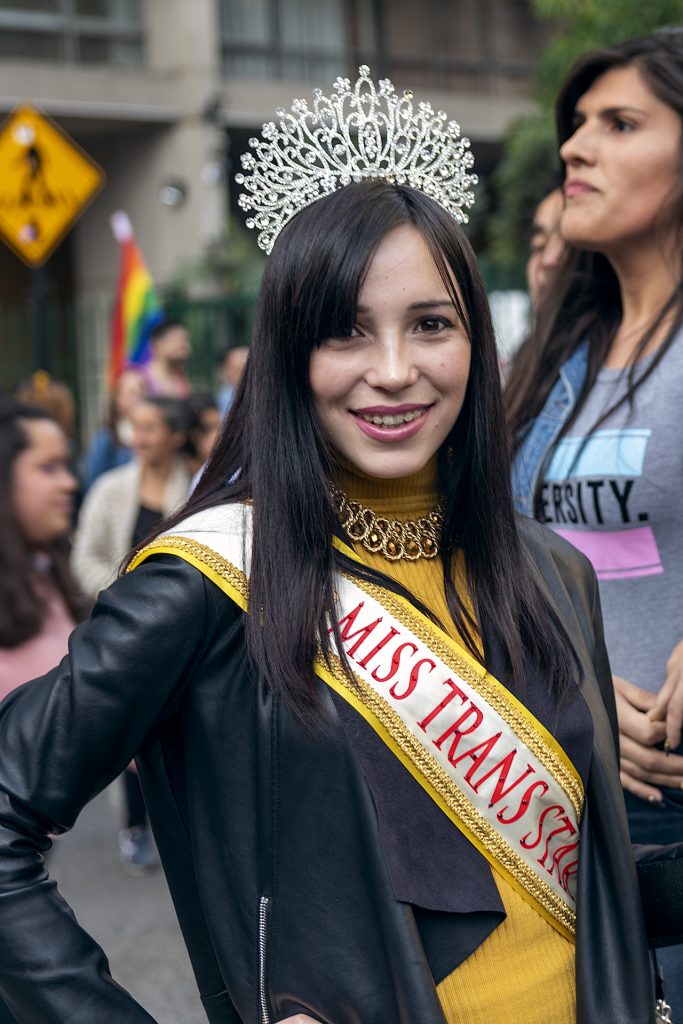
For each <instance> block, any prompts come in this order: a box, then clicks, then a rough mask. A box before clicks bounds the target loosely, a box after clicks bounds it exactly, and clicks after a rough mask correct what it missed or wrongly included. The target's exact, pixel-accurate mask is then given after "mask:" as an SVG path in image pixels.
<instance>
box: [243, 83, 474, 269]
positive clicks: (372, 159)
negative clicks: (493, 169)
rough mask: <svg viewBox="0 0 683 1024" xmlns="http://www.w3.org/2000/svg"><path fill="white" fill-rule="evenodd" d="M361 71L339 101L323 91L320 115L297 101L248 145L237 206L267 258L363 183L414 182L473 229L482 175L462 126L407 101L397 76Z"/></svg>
mask: <svg viewBox="0 0 683 1024" xmlns="http://www.w3.org/2000/svg"><path fill="white" fill-rule="evenodd" d="M358 73H359V77H358V80H357V82H356V84H355V86H354V87H353V88H352V87H351V82H350V81H349V79H348V78H337V80H336V81H335V83H334V91H333V94H332V95H331V96H325V95H323V92H322V90H320V89H315V90H314V93H313V95H314V102H313V108H312V109H309V107H308V104H307V102H306V100H303V99H296V100H294V101H293V103H292V107H291V113H287V112H285V110H284V109H283V108H282V107H280V108H279V109H278V110H277V111H276V115H277V117H278V118H279V121H278V123H277V124H276V123H275V122H274V121H269V122H267V123H266V124H264V126H263V130H262V138H261V139H255V138H254V139H250V140H249V146H250V148H251V149H252V150H253V152H251V153H245V154H244V155H243V156H242V168H243V170H244V171H246V172H247V173H246V174H237V175H236V176H235V180H236V181H237V183H238V184H239V185H243V186H244V192H242V194H241V195H240V197H239V200H238V201H239V205H240V206H241V207H242V209H243V210H246V211H247V212H248V213H249V214H250V216H249V219H248V220H247V227H249V228H256V229H257V230H258V232H259V234H258V244H259V246H260V247H261V248H262V249H264V250H265V251H266V252H267V253H269V252H270V251H271V249H272V248H273V244H274V242H275V239H276V238H277V236H278V235H279V234H280V232H281V231H282V229H283V227H284V226H285V225H286V224H288V223H289V221H290V220H291V219H292V217H294V216H295V215H296V214H297V213H299V211H300V210H303V209H304V207H306V206H310V205H311V203H315V202H316V201H317V200H318V199H321V198H322V197H323V196H325V195H329V194H330V193H331V192H334V191H336V190H337V189H339V188H343V187H344V186H345V185H348V184H350V183H351V182H352V181H361V180H362V179H363V178H381V179H384V180H385V181H391V182H394V183H396V184H401V185H403V184H405V185H410V186H411V187H412V188H416V189H419V190H420V191H421V192H424V193H425V195H428V196H431V197H432V199H434V200H435V201H436V202H437V203H439V205H440V206H442V207H443V208H444V209H445V210H446V211H447V212H448V213H449V214H450V215H451V216H452V217H453V218H454V219H455V220H456V221H458V222H459V223H466V222H467V219H468V218H467V213H466V212H465V210H466V208H467V207H470V206H471V205H472V204H473V202H474V194H473V192H472V186H473V185H476V183H477V178H476V176H475V175H474V174H470V173H469V169H470V168H471V167H472V164H473V162H474V161H473V157H472V153H471V151H470V148H469V147H470V143H469V139H466V138H463V137H461V135H460V125H458V124H457V122H456V121H450V120H448V117H447V115H446V114H445V113H444V112H443V110H439V111H436V112H435V111H434V110H433V108H432V106H431V104H430V103H425V102H421V103H418V104H417V107H415V106H414V105H413V94H412V93H411V92H404V93H403V95H402V96H398V95H397V94H396V90H395V88H394V86H393V84H392V83H391V82H390V81H389V79H388V78H383V79H382V80H381V81H380V82H379V83H378V85H377V86H375V83H374V82H373V81H372V79H371V78H370V69H369V68H368V67H366V66H365V65H363V66H362V67H360V68H359V69H358Z"/></svg>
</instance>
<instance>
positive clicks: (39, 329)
mask: <svg viewBox="0 0 683 1024" xmlns="http://www.w3.org/2000/svg"><path fill="white" fill-rule="evenodd" d="M104 180H105V176H104V172H103V171H102V169H101V168H100V167H98V165H97V164H96V163H95V161H94V160H92V159H91V158H90V157H89V156H88V155H87V154H86V153H85V152H84V151H83V150H82V149H81V148H80V146H79V145H77V143H75V142H74V141H73V139H70V138H69V136H68V135H67V134H66V133H65V132H63V131H62V129H61V128H60V127H59V126H58V125H57V124H56V123H55V122H54V121H53V120H52V119H51V118H49V117H47V116H46V115H45V114H43V113H41V112H40V111H39V110H37V109H36V108H35V107H32V106H30V105H28V104H26V105H23V106H21V107H18V108H17V109H16V110H15V111H13V113H11V114H10V115H9V117H8V118H7V120H6V121H5V123H4V124H3V125H2V126H1V127H0V237H2V238H3V239H4V241H5V242H6V243H7V244H8V245H9V246H10V248H11V249H13V250H14V252H15V253H16V254H17V256H19V258H20V259H21V260H23V261H24V263H26V264H27V265H28V266H29V267H31V268H33V275H32V289H31V291H32V295H31V320H32V325H33V332H34V333H33V337H34V350H35V354H36V362H37V365H38V367H39V368H41V369H48V367H47V366H46V365H45V364H46V361H47V358H48V344H47V334H46V329H47V316H46V312H47V311H46V294H45V293H46V287H45V285H46V281H45V271H44V269H41V268H43V266H44V264H45V262H46V260H47V259H48V257H49V256H50V253H52V252H53V250H54V249H55V248H56V246H57V245H58V244H59V242H60V241H61V240H62V238H63V237H64V236H65V235H66V234H67V232H68V231H69V230H70V228H71V227H72V226H73V224H74V222H75V221H76V219H77V218H78V217H79V216H80V215H81V214H82V213H83V211H84V210H85V208H86V206H87V205H88V203H89V202H90V201H91V200H92V199H93V198H94V197H95V195H96V194H97V193H98V192H99V190H100V189H101V188H102V186H103V184H104Z"/></svg>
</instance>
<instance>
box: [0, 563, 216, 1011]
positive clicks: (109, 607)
mask: <svg viewBox="0 0 683 1024" xmlns="http://www.w3.org/2000/svg"><path fill="white" fill-rule="evenodd" d="M209 601H210V597H209V596H207V590H206V584H205V581H204V578H203V576H202V575H201V573H199V572H198V571H197V570H195V569H194V568H192V567H191V566H189V565H187V564H186V563H185V562H183V561H182V560H181V559H179V558H175V557H173V556H162V557H156V558H153V559H150V560H149V561H147V562H145V563H143V564H142V565H141V566H140V567H139V568H138V569H136V570H135V572H133V573H130V574H129V575H127V576H124V577H122V578H121V579H119V580H118V581H117V582H116V583H114V584H113V585H112V586H111V587H110V589H109V590H107V591H104V592H103V593H102V594H101V595H100V598H99V600H98V602H97V605H96V606H95V609H94V611H93V613H92V616H91V618H90V619H89V620H88V621H87V622H85V623H84V624H83V625H81V626H79V627H78V628H77V629H76V630H75V631H74V633H73V634H72V638H71V641H70V644H69V654H68V655H67V656H66V657H65V658H64V659H63V660H62V662H61V664H60V665H59V666H57V667H56V668H55V669H53V670H52V671H51V672H49V673H48V674H47V675H45V676H43V677H42V678H40V679H36V680H34V681H33V682H30V683H27V684H26V685H24V686H22V687H20V688H19V689H18V690H16V691H14V692H13V693H12V694H10V695H9V697H7V699H6V700H5V701H4V702H3V704H2V705H1V706H0V752H1V754H0V947H1V948H2V956H1V957H0V995H1V996H2V998H3V999H4V1000H5V1002H6V1003H7V1005H8V1006H9V1008H10V1009H11V1010H12V1012H13V1013H14V1015H15V1017H16V1018H17V1020H18V1021H19V1022H20V1024H65V1022H66V1021H69V1024H93V1022H104V1021H107V1022H112V1024H113V1022H116V1024H150V1022H152V1018H151V1017H150V1016H149V1014H147V1013H146V1012H145V1010H143V1009H142V1007H140V1006H139V1005H138V1004H137V1003H136V1002H135V1001H134V1000H133V999H132V997H131V996H129V995H128V994H127V993H126V992H125V991H124V990H123V989H122V988H120V986H118V985H117V984H116V983H115V982H114V981H113V979H112V978H111V975H110V973H109V967H108V964H107V960H106V957H105V955H104V953H103V951H102V950H101V949H100V948H99V946H98V945H97V944H96V943H95V942H94V941H93V939H91V938H90V936H89V935H87V934H86V933H85V932H84V931H83V929H82V928H81V927H80V926H79V924H78V923H77V921H76V919H75V917H74V915H73V913H72V911H71V909H70V908H69V906H68V905H67V904H66V902H65V901H64V900H63V899H62V897H61V896H60V894H59V892H58V890H57V887H56V883H54V882H53V881H51V880H50V879H49V877H48V874H47V871H46V869H45V864H44V860H43V857H42V853H43V852H44V851H45V850H46V849H47V848H48V847H49V845H50V840H49V838H48V836H49V835H50V834H59V833H62V832H65V831H66V830H67V829H69V828H70V827H71V826H72V825H73V823H74V821H75V820H76V818H77V816H78V813H79V811H80V810H81V808H82V807H83V805H84V804H85V803H87V801H88V800H90V799H91V798H92V797H93V796H95V795H96V794H97V793H98V792H99V791H100V790H102V789H103V788H104V787H105V786H106V785H108V783H109V782H110V781H111V780H112V779H114V778H115V777H116V776H117V775H118V774H119V773H120V772H121V771H122V770H123V768H124V767H125V765H126V764H127V763H128V762H129V761H130V759H131V758H132V757H133V756H134V755H135V753H136V751H137V750H138V749H139V748H140V746H141V744H142V742H143V740H144V739H145V737H146V736H147V735H149V734H150V732H151V731H153V730H154V729H155V727H157V726H158V725H159V723H160V722H161V721H163V719H164V717H165V715H166V714H167V713H168V712H169V711H170V710H171V709H172V708H173V707H174V706H176V705H177V702H178V700H179V699H180V698H181V697H182V693H183V691H184V689H185V687H186V686H187V684H188V683H189V681H190V680H191V678H192V674H193V670H194V667H195V666H196V665H198V664H200V663H201V660H202V653H203V650H204V648H205V645H206V644H207V643H209V642H210V636H209V633H210V632H211V631H210V630H209V629H207V628H206V625H207V602H209Z"/></svg>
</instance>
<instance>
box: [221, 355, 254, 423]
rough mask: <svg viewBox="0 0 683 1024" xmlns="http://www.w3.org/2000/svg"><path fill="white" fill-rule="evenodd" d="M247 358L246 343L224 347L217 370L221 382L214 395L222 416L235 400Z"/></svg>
mask: <svg viewBox="0 0 683 1024" xmlns="http://www.w3.org/2000/svg"><path fill="white" fill-rule="evenodd" d="M248 358H249V348H248V346H247V345H235V346H234V347H233V348H229V349H226V351H225V352H224V353H223V358H222V359H221V363H220V367H219V370H218V376H219V379H220V381H221V383H220V387H219V389H218V393H217V395H216V401H217V402H218V408H219V409H220V413H221V416H223V417H225V416H226V415H227V414H228V412H229V411H230V407H231V405H232V403H233V402H234V400H235V395H236V394H237V388H238V387H239V383H240V381H241V380H242V374H243V373H244V368H245V366H246V365H247V359H248Z"/></svg>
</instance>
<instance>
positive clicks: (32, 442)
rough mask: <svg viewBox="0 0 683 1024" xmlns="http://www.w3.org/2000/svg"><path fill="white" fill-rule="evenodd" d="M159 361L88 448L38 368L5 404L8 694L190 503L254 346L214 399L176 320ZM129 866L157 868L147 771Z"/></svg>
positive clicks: (156, 342)
mask: <svg viewBox="0 0 683 1024" xmlns="http://www.w3.org/2000/svg"><path fill="white" fill-rule="evenodd" d="M150 350H151V358H150V360H149V361H148V362H147V363H146V364H145V365H144V366H140V367H130V368H129V369H127V370H126V371H125V372H123V373H122V374H121V375H120V376H119V378H118V379H117V380H116V381H115V382H114V383H113V386H112V388H111V390H110V393H109V395H108V396H107V404H106V409H105V410H103V416H102V421H101V424H100V426H99V427H98V429H97V430H96V431H95V433H94V434H93V436H92V437H91V438H90V439H89V441H88V443H87V444H86V445H85V447H84V449H83V450H82V451H81V450H79V446H78V444H77V442H76V400H75V397H74V395H73V393H72V392H71V390H70V389H69V388H68V387H67V385H66V384H64V383H62V382H61V381H58V380H53V379H51V378H50V377H49V375H48V374H46V373H44V372H43V371H38V372H37V373H35V374H34V375H33V377H32V378H31V379H30V380H29V381H26V382H23V383H21V384H20V385H19V386H18V387H17V388H16V390H15V392H14V393H13V394H12V395H7V396H3V397H0V474H2V487H1V488H0V537H2V544H0V609H1V610H2V611H1V613H0V698H2V697H5V696H6V695H7V694H8V693H10V692H11V691H12V690H13V689H14V688H15V687H17V686H19V685H20V684H21V683H24V682H25V681H26V680H27V679H32V678H34V677H36V676H39V675H42V674H43V673H45V672H47V671H48V670H49V669H50V668H52V667H53V665H55V664H56V663H57V662H58V661H59V660H60V659H61V658H62V657H63V655H64V654H65V653H66V650H67V643H68V638H69V635H70V633H71V631H72V630H73V628H74V627H75V625H76V624H77V622H79V621H80V620H81V619H83V618H85V617H86V616H87V614H88V612H89V610H90V608H91V607H92V605H93V604H94V601H95V598H96V597H97V594H98V593H99V591H100V590H101V589H102V588H103V587H105V586H107V584H108V583H110V582H111V581H112V580H113V579H114V578H115V577H116V574H117V572H118V571H119V568H120V566H121V563H122V562H123V561H124V559H125V557H126V555H127V553H128V552H129V551H130V550H131V549H132V548H133V547H136V546H140V545H141V544H142V543H143V542H144V539H145V537H146V536H147V535H148V534H149V533H150V532H151V531H152V530H153V529H154V528H155V527H156V526H157V525H158V524H159V523H160V522H161V521H162V520H163V519H164V518H165V517H166V516H167V515H169V514H170V513H171V512H173V511H175V509H177V508H179V507H180V506H181V505H182V504H183V503H184V502H185V500H186V499H187V497H188V495H189V494H190V492H191V489H192V488H193V486H194V484H195V483H196V481H197V480H198V478H199V476H200V475H201V472H202V470H203V467H204V465H205V463H206V461H207V459H208V457H209V454H210V452H211V449H212V447H213V445H214V444H215V442H216V438H217V437H218V434H219V432H220V429H221V425H222V423H223V421H224V420H225V418H226V416H227V414H228V412H229V410H230V407H231V405H232V402H233V400H234V397H235V394H236V391H237V388H238V386H239V382H240V379H241V376H242V372H243V370H244V367H245V365H246V360H247V356H248V352H249V350H248V348H246V347H241V346H238V347H234V348H231V349H229V350H227V351H226V352H225V353H224V354H223V356H222V357H221V359H220V362H219V364H218V366H217V373H216V388H215V392H214V393H211V392H207V391H195V390H194V389H193V386H192V381H191V379H190V377H189V376H188V374H187V371H186V365H187V361H188V359H189V357H190V355H191V342H190V337H189V333H188V331H187V329H186V327H185V326H184V325H183V324H182V323H180V322H179V321H177V320H170V319H169V320H165V321H162V322H161V323H159V324H158V325H157V326H156V328H155V329H154V330H153V332H152V334H151V337H150ZM122 781H123V791H124V797H125V799H124V808H125V820H124V821H123V822H122V828H121V831H120V832H119V837H118V838H119V846H120V853H121V859H122V862H123V864H124V866H125V867H126V869H127V870H128V871H130V872H131V873H134V874H135V873H141V872H143V871H146V870H149V869H151V868H154V867H156V866H157V864H158V855H157V852H156V848H155V845H154V841H153V839H152V834H151V831H150V829H149V827H148V823H147V815H146V811H145V805H144V800H143V797H142V792H141V789H140V786H139V783H138V781H137V775H136V773H135V766H134V764H131V765H130V766H129V768H128V770H127V771H126V773H125V775H124V778H123V780H122Z"/></svg>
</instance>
